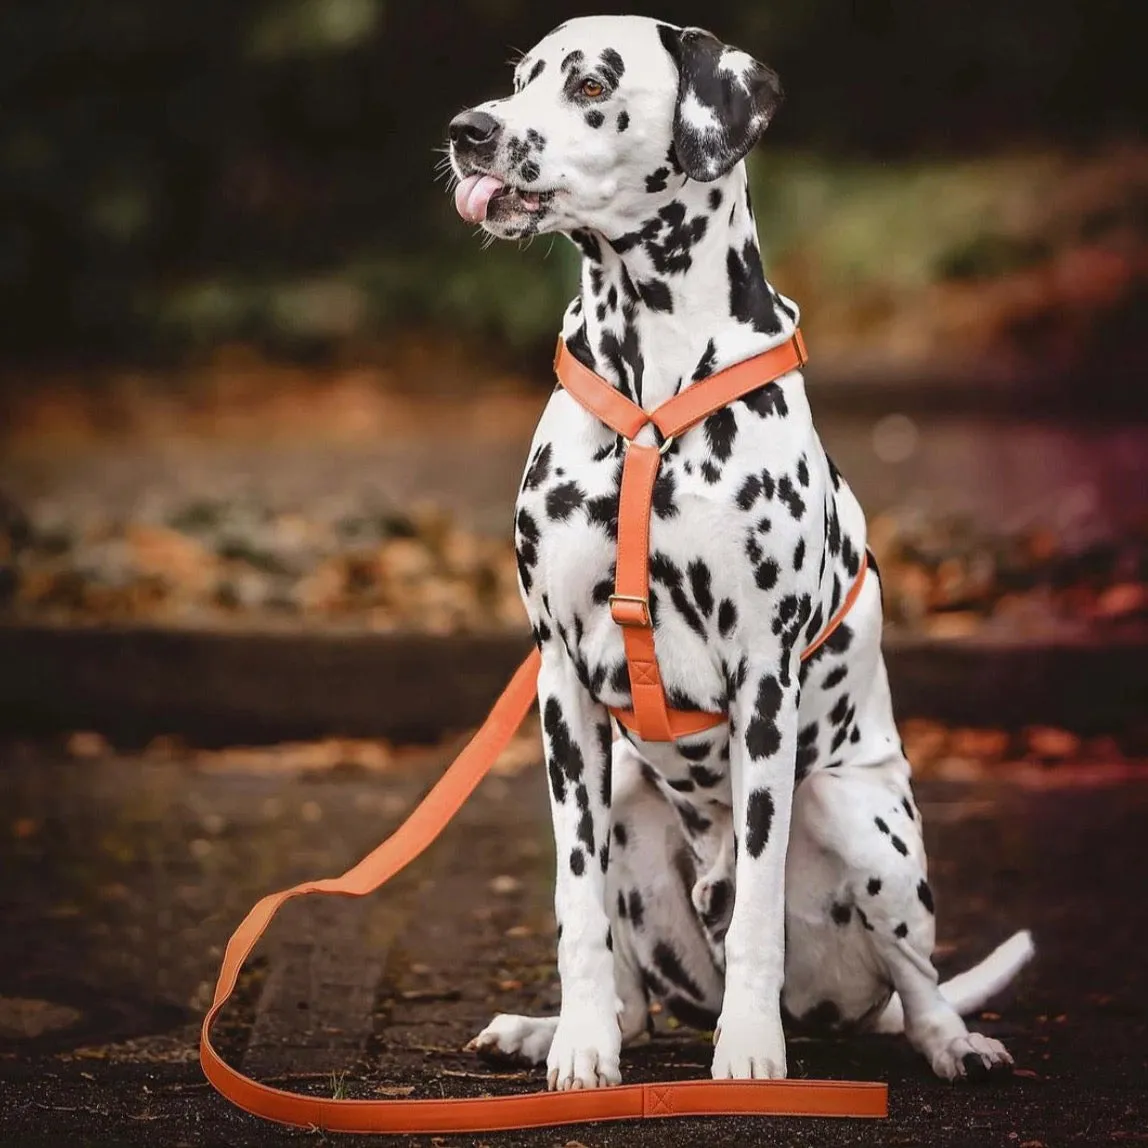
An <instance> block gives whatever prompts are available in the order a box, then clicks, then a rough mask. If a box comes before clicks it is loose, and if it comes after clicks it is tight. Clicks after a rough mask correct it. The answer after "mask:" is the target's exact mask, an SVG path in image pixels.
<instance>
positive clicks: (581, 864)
mask: <svg viewBox="0 0 1148 1148" xmlns="http://www.w3.org/2000/svg"><path fill="white" fill-rule="evenodd" d="M570 872H571V873H573V874H574V876H575V877H581V876H582V874H583V873H585V872H586V857H585V855H584V854H583V852H582V850H581V849H574V850H572V851H571V853H570Z"/></svg>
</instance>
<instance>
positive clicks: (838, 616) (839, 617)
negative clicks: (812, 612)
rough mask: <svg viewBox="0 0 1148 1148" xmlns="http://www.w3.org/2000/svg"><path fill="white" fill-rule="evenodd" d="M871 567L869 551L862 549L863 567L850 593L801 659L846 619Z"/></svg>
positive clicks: (822, 642)
mask: <svg viewBox="0 0 1148 1148" xmlns="http://www.w3.org/2000/svg"><path fill="white" fill-rule="evenodd" d="M868 569H869V552H868V551H867V550H862V551H861V569H860V570H858V571H857V577H856V578H854V579H853V585H852V586H850V587H849V593H848V594H846V595H845V601H844V602H842V603H841V605H840V606H838V607H837V611H836V613H835V614H834V615H833V617H832V618H830V619H829V621H828V622H827V623H826V625H825V629H823V630H822V631H821V633H820V634H818V635H817V637H816V638H814V639H813V641H812V642H810V643H809V645H808V646H806V647H805V649H804V650H803V651H802V654H801V660H802V661H803V662H804V661H805V660H806V658H811V657H812V656H813V655H814V654H815V653H816V652H817V650H818V648H819V647H820V646H822V645H823V644H824V643H825V642H827V641H829V639H830V637H832V635H833V631H834V630H836V629H837V627H838V626H840V625H841V623H842V622H844V621H845V615H846V614H848V613H849V611H850V610H852V609H853V603H854V602H856V601H857V596H858V594H860V593H861V586H862V585H863V584H864V582H865V571H866V570H868Z"/></svg>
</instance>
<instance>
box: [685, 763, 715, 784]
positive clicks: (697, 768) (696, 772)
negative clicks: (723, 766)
mask: <svg viewBox="0 0 1148 1148" xmlns="http://www.w3.org/2000/svg"><path fill="white" fill-rule="evenodd" d="M690 777H692V778H693V779H694V781H696V782H697V784H698V786H699V787H700V788H701V789H713V787H714V786H715V785H717V783H718V782H719V781H721V774H720V773H714V772H713V770H711V769H706V767H705V766H704V765H691V766H690Z"/></svg>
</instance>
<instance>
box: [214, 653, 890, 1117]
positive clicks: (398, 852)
mask: <svg viewBox="0 0 1148 1148" xmlns="http://www.w3.org/2000/svg"><path fill="white" fill-rule="evenodd" d="M539 665H540V657H539V654H538V651H537V650H532V651H531V653H530V654H529V656H528V657H527V658H526V660H525V661H524V662H523V663H522V665H520V666H519V667H518V669H517V670H516V671H515V672H514V676H513V677H512V678H511V679H510V682H509V684H508V685H507V686H506V688H505V689H504V690H503V692H502V695H501V696H500V697H499V699H498V701H497V702H495V704H494V708H493V709H492V710H491V712H490V715H489V717H488V718H487V719H486V721H485V722H484V723H483V725H482V727H481V728H480V729H479V730H478V732H477V733H476V734H475V735H474V737H472V738H471V740H470V741H469V742H468V743H467V745H466V747H465V748H464V749H463V751H462V752H461V753H460V754H459V755H458V757H457V758H455V760H454V762H453V763H452V764H451V765H450V767H449V768H448V769H447V771H446V772H445V773H444V774H443V775H442V777H441V778H439V780H438V781H437V782H436V783H435V785H434V788H432V789H431V791H430V792H429V793H428V794H427V795H426V797H425V798H423V800H422V801H421V802H420V803H419V805H418V806H416V808H415V809H414V811H413V812H412V813H411V815H410V816H409V817H408V818H407V819H406V821H404V822H403V824H402V825H400V826H399V828H398V829H397V830H395V832H394V833H393V834H391V836H390V837H388V838H387V839H386V840H385V841H384V842H383V843H382V844H381V845H379V846H378V847H377V848H376V849H374V850H373V851H372V852H370V853H368V854H367V856H366V857H364V858H363V859H362V860H361V861H360V862H359V863H358V864H357V865H354V866H353V867H352V868H350V869H348V870H347V872H346V873H344V874H343V875H342V876H341V877H329V878H326V879H323V880H319V881H305V882H303V883H302V884H299V885H294V886H292V887H291V888H290V889H284V890H282V891H281V892H279V893H271V894H269V895H268V896H266V897H264V898H263V899H262V900H261V901H259V902H258V904H256V905H255V907H254V908H253V909H252V910H251V911H250V912H249V913H248V914H247V916H246V917H245V918H244V920H243V922H242V924H240V926H239V928H238V929H236V930H235V933H234V934H233V935H232V937H231V940H230V941H229V942H228V944H227V950H226V952H225V953H224V955H223V963H222V966H221V967H220V970H219V979H218V981H217V983H216V986H215V998H214V1000H213V1001H212V1005H211V1008H210V1010H209V1011H208V1013H207V1015H206V1016H205V1017H204V1019H203V1026H202V1028H201V1030H200V1041H199V1062H200V1065H201V1067H202V1068H203V1072H204V1075H205V1076H206V1077H207V1079H208V1081H209V1082H210V1083H211V1085H212V1086H213V1087H214V1088H215V1089H216V1090H217V1091H218V1092H220V1093H221V1094H222V1095H223V1096H225V1097H226V1098H227V1099H228V1100H230V1101H231V1102H232V1103H233V1104H235V1105H237V1106H238V1107H239V1108H242V1109H244V1111H246V1112H250V1113H251V1114H252V1115H254V1116H261V1117H263V1118H265V1119H267V1120H274V1121H277V1122H278V1123H280V1124H291V1125H294V1126H296V1127H300V1128H320V1129H323V1130H324V1131H327V1132H361V1133H396V1134H397V1133H406V1134H410V1133H419V1134H432V1133H449V1132H491V1131H505V1130H509V1129H515V1128H539V1127H545V1126H547V1125H551V1124H574V1123H583V1122H586V1121H591V1120H636V1119H640V1118H643V1117H655V1116H729V1115H754V1116H863V1117H880V1116H885V1115H887V1094H886V1087H885V1085H884V1084H877V1083H853V1082H848V1081H824V1080H762V1081H749V1080H744V1081H742V1080H726V1081H713V1080H692V1081H682V1082H675V1083H669V1084H634V1085H624V1086H622V1087H619V1088H600V1089H589V1090H581V1091H575V1092H540V1093H527V1094H526V1095H522V1096H496V1097H482V1098H478V1099H465V1100H334V1099H331V1098H328V1097H323V1096H304V1095H301V1094H299V1093H296V1092H287V1091H284V1090H282V1089H279V1088H271V1087H270V1086H269V1085H266V1084H260V1083H259V1082H258V1081H256V1080H252V1079H251V1078H250V1077H248V1076H244V1075H243V1073H241V1072H239V1071H238V1070H237V1069H235V1068H232V1067H231V1065H229V1064H228V1063H227V1062H226V1061H225V1060H224V1059H223V1058H222V1057H221V1056H220V1055H219V1053H218V1052H217V1051H216V1049H215V1047H214V1045H212V1043H211V1027H212V1025H213V1024H214V1022H215V1019H216V1017H217V1016H218V1015H219V1013H220V1010H221V1009H222V1008H223V1006H224V1005H225V1004H226V1003H227V1001H228V999H229V998H230V997H231V994H232V992H233V991H234V990H235V985H236V981H237V979H238V977H239V972H240V969H241V968H242V967H243V963H244V961H246V960H247V958H248V956H249V955H250V953H251V950H252V949H253V948H254V947H255V944H256V942H257V941H258V940H259V938H260V937H261V936H262V935H263V931H264V930H265V929H266V928H267V926H268V924H270V922H271V919H272V917H274V916H275V914H276V912H277V911H278V910H279V908H280V906H281V905H283V904H284V903H285V902H287V901H289V900H291V899H292V898H293V897H300V896H306V895H309V894H311V893H329V894H337V895H339V896H345V897H363V896H366V894H368V893H371V892H374V890H375V889H377V888H378V887H379V886H380V885H382V884H384V883H385V882H387V881H388V880H390V878H392V877H393V876H394V875H395V874H396V873H398V872H399V871H400V870H401V869H403V868H405V867H406V866H407V865H408V864H410V862H411V861H413V860H414V859H415V858H416V857H418V856H419V854H421V853H422V852H423V851H424V850H425V849H426V848H427V846H428V845H430V844H431V842H433V841H434V840H435V838H437V837H438V835H439V834H440V833H441V832H442V830H443V829H444V828H445V827H446V825H447V823H448V822H449V821H450V819H451V818H452V817H453V816H454V815H455V813H457V812H458V810H459V808H460V807H461V806H462V804H463V802H465V801H466V799H467V798H468V797H469V796H470V795H471V793H473V792H474V789H475V787H476V786H477V785H478V783H479V782H480V781H481V780H482V779H483V777H485V776H486V774H487V772H488V771H489V769H490V767H491V766H492V765H493V764H494V762H495V761H496V760H497V758H498V756H499V754H500V753H501V752H502V751H503V749H505V747H506V745H507V743H508V742H509V741H510V739H511V738H512V737H513V736H514V733H515V731H516V730H517V729H518V727H519V726H520V725H521V724H522V721H523V719H524V718H525V717H526V714H527V713H528V712H529V710H530V707H531V705H532V704H533V703H534V699H535V697H536V696H537V689H538V685H537V683H538V668H539Z"/></svg>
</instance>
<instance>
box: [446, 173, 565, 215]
mask: <svg viewBox="0 0 1148 1148" xmlns="http://www.w3.org/2000/svg"><path fill="white" fill-rule="evenodd" d="M553 197H554V192H552V191H527V190H526V189H525V188H521V187H515V186H514V185H513V184H509V183H506V182H505V181H503V180H501V179H499V178H498V177H497V176H494V175H481V174H477V175H468V176H466V177H465V178H464V179H462V180H460V181H459V184H458V187H456V188H455V190H454V206H455V208H456V210H457V211H458V213H459V215H461V216H462V218H463V219H465V220H466V221H467V222H468V223H485V222H486V221H487V220H488V219H495V218H498V217H505V216H507V215H517V214H523V215H530V216H537V215H539V214H541V213H542V212H543V211H545V209H546V206H547V204H549V202H550V200H551V199H553Z"/></svg>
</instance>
